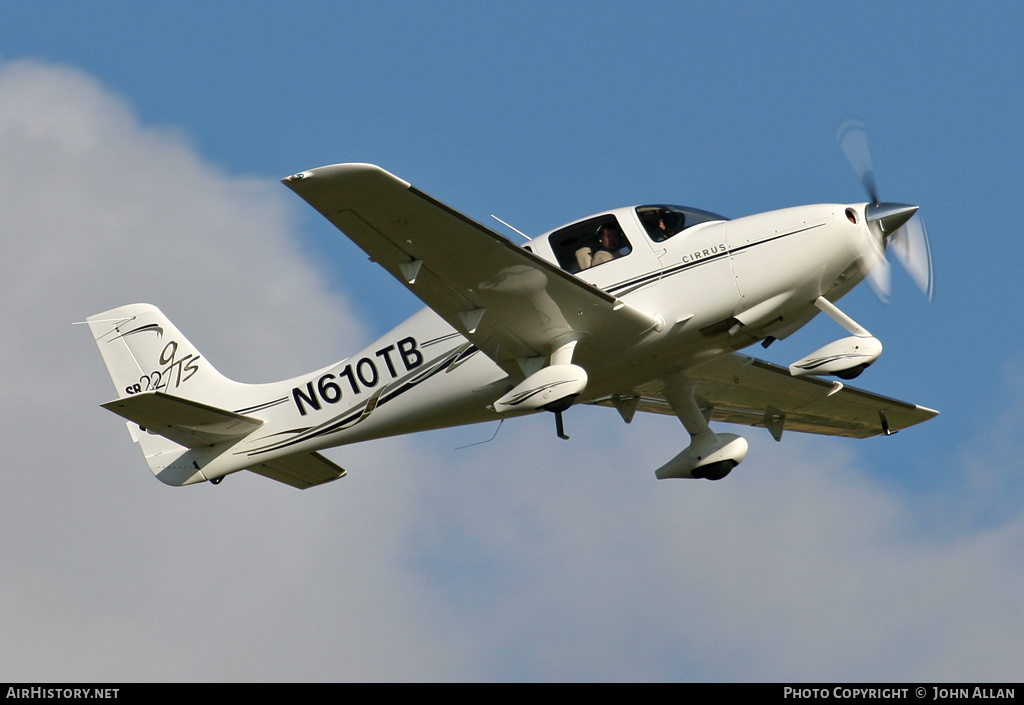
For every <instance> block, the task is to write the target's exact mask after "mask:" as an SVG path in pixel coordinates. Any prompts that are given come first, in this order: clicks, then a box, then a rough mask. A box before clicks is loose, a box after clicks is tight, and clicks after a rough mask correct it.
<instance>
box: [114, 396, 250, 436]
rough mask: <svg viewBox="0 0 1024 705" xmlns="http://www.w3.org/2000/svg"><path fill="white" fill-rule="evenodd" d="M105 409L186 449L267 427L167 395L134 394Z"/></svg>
mask: <svg viewBox="0 0 1024 705" xmlns="http://www.w3.org/2000/svg"><path fill="white" fill-rule="evenodd" d="M102 406H103V408H104V409H109V410H110V411H113V412H114V413H115V414H117V415H118V416H123V417H124V418H126V419H128V420H129V421H132V422H133V423H137V424H139V425H140V426H142V427H143V428H145V429H147V430H149V431H152V432H153V433H159V434H160V435H161V436H163V437H164V438H168V439H170V440H172V441H174V442H175V443H177V444H179V445H183V446H185V447H186V448H195V447H197V446H210V445H216V444H218V443H225V442H228V441H237V440H238V439H240V438H245V437H246V436H248V435H249V434H250V433H252V432H253V431H255V430H256V429H257V428H259V427H260V426H262V425H263V421H261V420H260V419H254V418H252V417H250V416H242V415H241V414H236V413H234V412H233V411H227V410H225V409H218V408H217V407H215V406H207V405H206V404H201V403H199V402H196V401H190V400H188V399H182V398H181V397H175V396H171V395H169V394H164V393H163V392H142V393H141V394H133V395H132V396H128V397H125V398H124V399H115V400H114V401H109V402H107V403H106V404H103V405H102Z"/></svg>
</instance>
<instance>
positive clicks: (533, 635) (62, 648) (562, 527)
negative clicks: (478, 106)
mask: <svg viewBox="0 0 1024 705" xmlns="http://www.w3.org/2000/svg"><path fill="white" fill-rule="evenodd" d="M300 207H302V206H301V204H299V203H297V201H296V199H294V197H292V196H290V195H289V194H288V193H287V192H286V190H285V189H283V188H282V187H280V186H279V185H278V184H275V183H272V182H271V183H268V182H265V181H263V180H257V179H251V178H242V177H238V176H234V175H230V174H228V173H225V172H224V171H223V170H222V169H218V168H216V167H213V166H211V165H210V164H208V163H206V162H204V161H203V159H202V158H200V157H199V156H197V155H196V154H195V153H194V151H193V150H192V149H191V148H190V147H189V145H188V144H187V142H186V141H185V140H183V139H182V138H181V136H180V135H176V134H175V133H173V132H172V131H169V130H166V129H154V128H152V127H148V126H144V125H140V124H138V121H137V120H136V118H135V117H134V115H133V114H132V111H131V109H130V108H129V107H128V106H126V105H125V103H124V102H123V101H122V100H120V99H118V98H117V97H115V96H112V95H111V94H110V92H109V91H108V90H106V89H105V88H104V87H102V86H101V85H99V84H97V83H96V82H95V81H94V80H93V79H91V78H90V77H88V76H85V75H83V74H81V73H79V72H76V71H74V70H71V69H68V68H62V67H55V66H52V65H43V64H33V63H17V64H6V65H3V66H0V232H2V233H3V237H4V243H5V257H4V258H3V261H2V264H0V267H2V270H0V275H2V282H3V284H2V285H0V286H2V289H0V291H2V293H3V301H4V311H5V316H4V322H5V325H6V330H5V334H4V339H3V342H2V343H0V346H2V347H0V349H2V351H3V353H4V354H3V367H2V372H0V394H2V402H3V408H4V436H3V439H4V440H3V442H2V443H3V445H2V450H3V451H4V453H3V455H4V458H5V460H6V463H5V468H4V471H3V472H2V473H0V497H2V500H0V502H2V507H3V511H2V512H0V532H2V535H3V536H4V541H3V542H2V543H0V565H2V567H3V569H2V570H0V657H2V661H3V663H4V668H5V673H6V674H7V675H8V679H11V680H24V681H31V680H63V681H71V680H76V681H77V680H157V679H159V680H179V679H197V680H258V679H272V680H285V679H365V680H376V679H421V680H422V679H513V678H528V679H573V678H579V679H613V680H615V679H671V678H694V679H720V680H730V679H754V680H765V679H794V680H817V679H841V680H847V679H857V680H864V679H877V680H943V681H948V680H957V679H1002V680H1014V679H1016V678H1019V677H1020V675H1021V667H1020V664H1021V663H1024V637H1022V634H1024V629H1022V627H1024V611H1022V608H1021V600H1020V598H1019V597H1018V595H1017V590H1016V586H1018V585H1020V584H1021V583H1022V578H1024V560H1022V558H1021V555H1020V551H1019V546H1020V544H1021V538H1022V532H1024V522H1022V516H1021V512H1020V509H1019V508H1016V509H1013V510H1009V509H1008V510H1006V511H1005V512H1004V513H1003V514H1002V518H1001V519H1000V520H999V521H996V522H994V523H992V524H990V525H988V526H986V527H984V528H977V527H976V526H975V527H973V528H972V527H969V526H964V525H963V522H961V523H960V524H959V525H958V527H957V529H956V530H955V531H952V532H945V533H942V534H937V533H936V532H934V531H932V527H934V526H936V525H937V524H938V523H939V522H940V521H941V518H942V517H941V515H939V514H937V512H938V511H939V510H937V509H936V507H940V506H942V505H943V503H946V504H953V503H954V502H955V501H956V496H955V495H954V494H953V493H954V492H955V491H956V488H954V489H953V490H950V492H949V494H948V495H944V496H943V497H940V498H936V497H926V498H923V499H919V498H916V497H914V496H911V495H906V494H895V493H894V492H893V491H892V490H889V489H886V488H883V487H880V486H878V485H877V484H875V483H873V482H872V481H870V480H869V479H868V476H867V475H866V474H865V473H863V472H861V471H860V470H858V467H857V465H858V462H859V461H858V460H857V457H856V456H855V455H854V453H855V452H856V450H855V449H856V447H857V446H856V444H855V443H853V442H846V441H836V442H832V441H827V442H826V441H817V440H808V439H801V438H799V437H797V436H795V435H788V436H787V438H786V442H785V443H783V444H782V445H776V444H774V443H772V442H770V441H766V440H765V439H766V438H767V434H761V435H756V434H755V435H754V436H752V450H751V453H750V455H749V456H748V459H747V460H746V461H745V462H744V464H743V465H742V466H740V467H739V468H738V469H737V470H736V471H734V473H733V475H732V476H730V477H729V478H728V479H726V480H725V481H723V482H718V483H707V482H686V481H665V482H657V481H655V480H654V479H653V469H654V468H655V467H657V466H658V465H660V464H661V463H662V462H664V460H665V459H666V458H668V457H671V455H673V454H674V453H675V452H677V451H678V449H679V448H680V447H681V446H683V445H684V444H685V443H686V440H685V438H684V434H683V431H682V429H681V428H680V427H679V424H678V423H676V422H675V421H674V420H672V419H661V418H658V419H651V418H644V419H638V420H637V421H636V422H635V423H634V424H633V426H632V427H626V426H624V425H623V424H621V422H620V421H619V419H618V417H617V416H616V415H614V414H611V413H608V412H607V411H606V410H591V409H573V410H571V411H570V412H569V414H567V419H566V420H567V424H568V431H569V433H570V434H571V435H572V436H573V438H572V441H570V442H569V443H563V442H561V441H557V440H555V439H554V431H553V428H552V423H551V419H550V418H535V419H526V420H522V421H520V422H518V423H516V424H509V425H507V426H506V427H505V428H504V429H502V431H501V433H500V434H499V436H498V438H497V439H496V440H495V441H494V442H492V443H490V444H486V445H483V446H478V447H475V448H471V449H467V450H463V451H453V450H451V448H452V447H453V446H456V445H462V444H464V443H466V442H471V441H473V440H479V439H483V438H486V437H487V436H488V435H489V434H490V432H491V430H492V429H486V428H475V429H461V430H458V431H453V432H446V433H440V434H434V435H432V436H431V435H425V436H420V437H416V438H414V439H412V440H408V441H407V440H401V439H393V440H388V441H380V442H376V443H371V444H364V445H361V446H356V447H351V448H343V449H339V450H336V451H333V452H332V453H331V456H332V458H334V459H335V460H336V461H337V462H339V463H341V464H342V465H343V466H346V467H347V468H349V470H350V476H349V477H348V478H346V479H345V480H342V481H340V482H338V483H334V484H332V485H329V486H327V487H323V488H319V489H316V490H311V491H308V492H297V491H294V490H291V489H290V488H286V487H283V486H278V485H276V484H275V483H271V482H268V481H266V480H263V479H261V478H257V477H254V476H248V475H245V474H242V475H239V476H233V477H232V478H229V479H228V481H226V482H224V483H223V484H222V485H221V486H220V487H217V488H214V487H210V486H205V485H204V486H199V487H193V488H185V489H178V490H175V489H170V488H167V487H165V486H163V485H161V484H160V483H159V482H158V481H156V480H155V479H153V478H152V477H151V476H150V475H149V473H148V471H147V470H146V469H145V464H144V462H143V460H142V458H141V454H139V452H138V450H137V449H136V448H135V447H133V445H132V444H131V443H130V441H129V439H128V435H127V432H126V431H125V430H124V428H123V424H121V423H120V421H119V420H118V419H117V418H116V417H114V416H113V415H111V414H109V413H107V412H106V411H104V410H102V409H100V408H98V406H97V405H98V404H99V403H100V402H102V401H106V400H107V399H108V398H110V397H111V396H112V394H113V393H112V390H111V386H110V383H109V382H108V381H107V379H106V377H105V374H104V371H103V368H102V364H101V362H100V359H99V356H98V354H97V353H96V352H95V349H94V346H93V345H92V343H91V341H90V340H89V335H88V332H87V330H86V329H85V328H84V327H79V328H72V327H71V326H70V323H71V322H72V321H74V320H81V319H83V318H84V317H85V316H86V315H89V314H92V313H95V312H98V311H101V310H104V309H105V308H108V307H112V306H115V305H119V304H124V303H129V302H131V301H149V302H151V303H155V304H157V305H160V306H161V307H162V308H163V309H164V310H165V311H166V312H167V313H168V314H169V315H170V316H171V317H172V318H173V319H174V320H175V322H176V323H177V324H178V325H179V326H180V327H181V328H182V330H183V331H184V332H185V333H186V334H187V335H188V336H189V337H190V338H191V339H192V340H193V342H195V343H196V344H197V345H198V346H199V348H200V349H201V350H202V351H203V353H204V354H205V355H206V357H207V358H208V359H211V360H212V361H213V363H214V364H215V365H217V366H218V367H219V368H220V369H221V370H222V371H223V372H225V373H227V374H229V375H231V376H233V377H236V378H240V379H242V380H243V381H261V380H265V379H269V378H272V377H286V376H291V375H294V374H297V373H300V372H303V371H305V370H306V369H311V368H313V367H317V366H320V365H322V364H324V363H327V362H329V361H331V360H333V359H337V358H340V357H342V356H343V355H345V354H347V353H349V352H351V351H352V350H353V349H355V347H356V344H354V343H353V342H352V340H353V339H356V340H359V341H362V340H363V339H364V338H365V333H364V332H363V331H362V330H361V326H360V323H359V322H358V321H357V320H355V319H354V317H353V315H352V314H351V313H350V311H351V307H350V306H349V305H348V304H347V302H345V301H344V300H342V299H340V298H339V297H338V296H336V295H334V294H332V293H331V292H330V290H329V287H328V286H327V285H326V284H325V282H324V278H323V273H322V272H320V271H319V270H318V269H317V268H315V267H314V266H313V265H311V264H310V263H309V261H308V260H307V259H306V258H305V257H304V256H303V254H302V252H301V251H300V250H299V247H298V245H297V243H298V242H299V238H298V236H297V234H296V232H295V226H294V225H293V223H294V220H295V219H294V218H293V217H292V214H293V213H295V212H297V209H298V208H300ZM1011 416H1012V415H1011V414H1007V418H1010V417H1011ZM1007 423H1008V424H1009V425H1007V426H1005V427H1000V428H1005V429H1009V431H1008V432H1009V433H1011V434H1012V433H1013V431H1014V430H1015V429H1016V428H1017V426H1016V425H1014V424H1013V423H1012V422H1010V421H1008V422H1007ZM997 426H998V425H997ZM1018 435H1019V434H1018ZM762 436H763V437H762ZM1000 438H1004V436H1000ZM1004 440H1005V438H1004ZM1017 450H1019V441H1016V442H1011V441H1006V445H1004V446H1000V447H999V449H998V450H997V452H995V453H994V455H995V456H996V458H997V459H1005V458H1010V457H1012V456H1013V453H1015V452H1016V451H1017ZM954 451H955V449H953V448H951V456H955V452H954ZM972 462H977V463H978V466H977V467H978V468H980V467H983V466H984V458H976V459H975V460H974V461H972ZM969 469H970V468H969ZM973 472H974V475H978V471H977V468H973Z"/></svg>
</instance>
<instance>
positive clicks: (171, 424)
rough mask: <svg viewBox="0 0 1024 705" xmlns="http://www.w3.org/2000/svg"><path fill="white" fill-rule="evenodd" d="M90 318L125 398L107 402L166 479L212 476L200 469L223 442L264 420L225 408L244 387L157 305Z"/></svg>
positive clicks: (199, 479)
mask: <svg viewBox="0 0 1024 705" xmlns="http://www.w3.org/2000/svg"><path fill="white" fill-rule="evenodd" d="M86 322H87V323H88V324H89V328H90V330H91V331H92V335H93V338H94V339H95V340H96V345H97V346H98V347H99V350H100V355H102V356H103V362H104V363H106V365H107V371H108V372H109V373H110V378H111V379H112V380H113V381H114V386H115V387H116V388H117V395H118V399H117V400H115V401H112V402H109V403H107V404H104V405H103V406H104V407H105V408H107V409H110V410H111V411H113V412H114V413H116V414H119V415H120V416H123V417H124V418H126V419H128V420H129V421H128V431H129V433H131V436H132V439H133V440H135V441H136V442H137V443H139V445H140V446H141V448H142V452H143V453H144V454H145V456H146V461H147V462H148V463H149V467H150V469H151V470H152V471H153V474H155V475H156V476H157V478H159V479H160V480H161V481H163V482H165V483H167V484H169V485H189V484H192V483H195V482H203V481H204V480H207V479H211V478H208V477H206V476H205V475H204V474H203V472H202V470H201V468H202V467H203V466H205V465H206V464H207V463H209V462H210V461H211V460H212V459H213V458H215V457H216V456H217V455H218V454H219V449H217V448H216V445H217V444H218V443H223V442H227V441H232V440H237V439H239V438H242V437H244V436H246V435H248V434H249V433H251V432H252V431H254V430H256V429H257V428H259V426H260V425H261V424H262V421H260V420H259V419H252V418H249V417H245V416H242V415H240V414H235V413H233V412H230V411H227V410H225V409H223V408H222V407H224V406H229V407H230V406H232V403H231V401H232V399H233V398H234V397H236V396H237V392H236V390H237V389H238V388H239V387H241V386H243V385H240V384H238V383H237V382H233V381H231V380H229V379H228V378H227V377H225V376H224V375H222V374H220V373H219V372H217V370H215V369H214V368H213V366H212V365H210V363H209V362H207V361H206V360H205V359H204V358H203V357H202V356H201V355H200V354H199V351H198V350H196V348H195V346H194V345H192V344H191V343H190V342H189V341H188V339H186V338H185V336H183V335H182V334H181V331H179V330H178V329H177V328H176V327H175V326H174V324H173V323H171V322H170V321H169V320H168V319H167V317H166V316H165V315H164V314H163V313H162V312H161V311H160V309H158V308H157V307H156V306H151V305H149V304H131V305H129V306H122V307H120V308H115V309H112V310H110V311H106V312H104V313H99V314H97V315H95V316H90V317H89V318H87V319H86ZM233 392H236V393H233Z"/></svg>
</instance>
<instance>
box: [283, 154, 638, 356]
mask: <svg viewBox="0 0 1024 705" xmlns="http://www.w3.org/2000/svg"><path fill="white" fill-rule="evenodd" d="M284 183H285V185H287V186H288V187H289V188H291V189H292V190H293V191H295V193H297V194H298V195H299V196H301V197H302V198H303V199H304V200H305V201H307V202H308V203H309V204H310V205H311V206H313V207H314V208H315V209H316V210H317V211H319V212H320V213H321V214H323V215H324V216H325V217H326V218H327V219H328V220H329V221H331V223H333V224H334V225H335V226H336V227H337V228H338V229H339V230H341V231H342V232H343V233H345V234H346V235H347V236H348V237H349V238H351V239H352V241H353V242H355V243H356V244H357V245H358V246H359V247H360V248H362V249H363V251H365V252H366V253H367V254H368V255H369V256H370V259H371V260H373V261H375V262H377V263H378V264H380V265H381V266H382V267H384V268H385V269H386V270H387V271H388V272H390V273H391V274H392V276H394V277H395V278H396V279H398V280H399V281H400V282H401V283H402V284H404V285H405V286H406V287H408V288H409V290H410V291H412V292H413V293H414V294H416V296H418V297H419V298H420V299H421V300H422V301H423V302H424V303H425V304H426V305H427V306H429V307H430V308H432V309H433V310H434V311H435V312H437V313H438V314H439V315H440V316H441V317H442V318H444V319H445V320H446V321H447V322H448V323H449V324H450V325H451V326H452V327H454V328H455V329H456V330H458V331H459V332H460V333H462V334H463V335H465V336H466V337H467V338H468V339H469V340H470V341H471V342H472V343H473V344H474V345H475V346H476V347H477V348H479V349H480V350H481V351H483V352H484V353H485V354H486V355H487V356H488V357H490V358H491V359H492V360H494V361H495V362H496V363H498V365H500V366H501V367H502V368H503V369H505V371H506V372H509V373H510V374H512V375H513V376H521V375H522V372H521V368H520V365H519V364H517V363H516V360H517V358H518V359H521V360H522V359H526V358H537V357H546V356H547V355H549V354H550V353H551V352H552V350H553V349H554V348H557V347H559V346H560V345H562V344H564V343H567V342H569V341H571V340H576V341H578V343H579V345H578V347H577V348H576V352H575V359H574V362H577V363H578V364H581V365H583V366H585V367H586V366H587V363H588V361H589V360H593V361H595V362H599V361H600V360H601V359H607V358H606V357H605V356H609V355H615V354H616V353H617V352H621V351H622V350H624V349H626V348H628V347H630V346H632V345H633V344H635V342H636V341H637V340H638V339H639V338H640V337H641V336H643V335H644V333H646V332H647V331H649V330H651V329H653V328H654V327H655V326H656V325H657V324H658V321H657V320H656V319H655V318H653V317H652V316H650V315H648V314H646V313H644V312H642V311H639V310H637V309H635V308H633V307H631V306H629V305H628V304H624V303H623V302H622V301H620V300H618V299H616V298H615V297H614V296H611V295H609V294H608V293H606V292H604V291H602V290H601V289H598V288H596V287H594V286H592V285H590V284H588V283H587V282H584V281H582V280H581V279H577V278H576V277H574V276H573V275H571V274H569V273H568V272H565V271H563V270H562V269H560V268H559V267H557V266H555V265H553V264H551V263H549V262H547V261H546V260H543V259H541V258H540V257H537V256H536V255H534V254H533V253H531V252H529V251H527V250H524V249H523V248H521V247H518V246H517V245H515V244H513V243H512V242H510V241H509V240H507V239H506V238H504V237H502V236H501V235H499V234H498V233H496V232H494V231H493V230H491V229H490V228H487V227H485V226H483V225H481V224H480V223H477V222H475V221H473V220H471V219H470V218H468V217H466V216H465V215H462V214H461V213H459V212H457V211H455V210H453V209H452V208H450V207H448V206H446V205H445V204H443V203H440V202H439V201H436V200H434V199H433V198H431V197H430V196H428V195H426V194H425V193H423V192H422V191H419V190H417V189H416V188H414V187H412V186H411V185H410V184H408V183H406V182H405V181H402V180H401V179H399V178H398V177H396V176H394V175H392V174H389V173H388V172H386V171H384V170H383V169H381V168H380V167H377V166H373V165H371V164H336V165H333V166H325V167H321V168H319V169H313V170H311V171H306V172H302V173H299V174H295V175H293V176H290V177H288V178H286V179H284Z"/></svg>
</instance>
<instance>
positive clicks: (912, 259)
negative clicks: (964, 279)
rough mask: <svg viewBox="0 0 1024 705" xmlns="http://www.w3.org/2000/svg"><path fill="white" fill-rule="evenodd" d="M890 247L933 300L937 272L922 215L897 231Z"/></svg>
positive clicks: (912, 277)
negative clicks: (933, 264) (933, 265)
mask: <svg viewBox="0 0 1024 705" xmlns="http://www.w3.org/2000/svg"><path fill="white" fill-rule="evenodd" d="M889 247H890V249H892V251H893V253H895V255H896V259H898V260H899V261H900V264H902V265H903V268H904V269H905V270H907V274H909V275H910V278H911V279H913V280H914V283H915V284H917V286H918V288H919V289H921V291H923V292H924V293H925V295H927V296H928V300H929V301H931V299H932V296H933V295H934V293H935V272H934V270H933V268H932V248H931V245H930V244H929V243H928V229H927V228H925V226H924V219H922V218H921V216H919V215H918V216H915V217H913V218H911V219H910V220H909V221H907V223H906V224H905V225H904V226H903V227H901V228H900V229H899V230H897V231H896V234H895V235H893V236H892V239H891V240H890V241H889Z"/></svg>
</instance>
